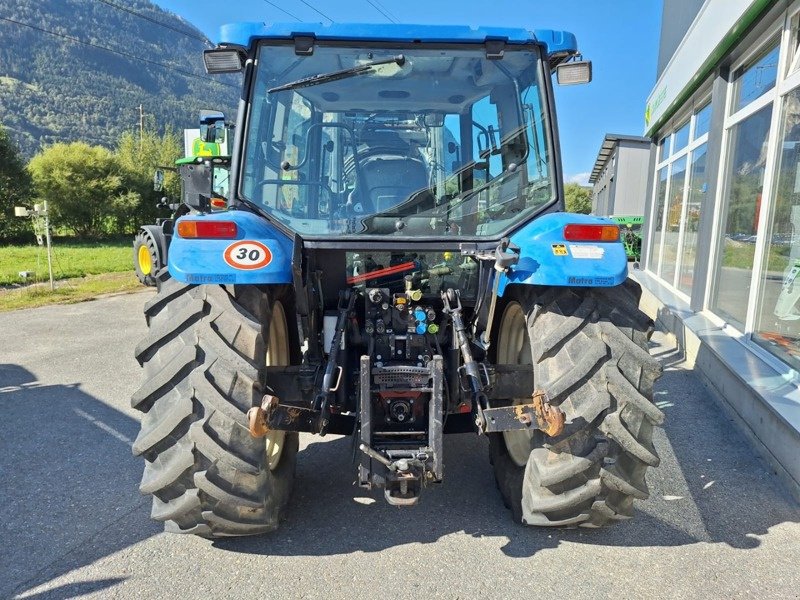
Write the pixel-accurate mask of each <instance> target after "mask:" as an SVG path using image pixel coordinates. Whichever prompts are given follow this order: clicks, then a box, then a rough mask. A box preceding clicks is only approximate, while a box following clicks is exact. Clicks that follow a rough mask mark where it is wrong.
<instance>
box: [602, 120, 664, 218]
mask: <svg viewBox="0 0 800 600" xmlns="http://www.w3.org/2000/svg"><path fill="white" fill-rule="evenodd" d="M649 159H650V138H646V137H637V136H632V135H619V134H614V133H609V134H606V137H605V139H604V140H603V145H602V146H600V152H598V154H597V160H596V161H595V163H594V168H593V169H592V174H591V175H589V183H591V184H592V186H593V187H592V214H595V215H600V216H603V217H611V216H615V215H619V216H629V215H643V214H644V204H645V197H646V195H647V164H648V161H649Z"/></svg>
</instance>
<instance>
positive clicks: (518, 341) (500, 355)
mask: <svg viewBox="0 0 800 600" xmlns="http://www.w3.org/2000/svg"><path fill="white" fill-rule="evenodd" d="M497 362H498V364H508V365H533V359H532V357H531V345H530V341H529V339H528V327H527V324H526V323H525V313H524V312H523V311H522V307H521V306H520V305H519V303H518V302H512V303H511V304H509V305H508V306H507V307H506V309H505V311H504V312H503V318H502V320H501V321H500V334H499V336H498V340H497ZM531 368H533V367H531ZM528 401H530V398H514V404H524V403H526V402H528ZM532 437H533V432H532V431H530V430H524V429H516V430H513V431H504V432H503V439H504V441H505V443H506V449H507V450H508V455H509V456H510V457H511V460H512V461H514V463H515V464H516V465H517V466H519V467H524V466H525V465H526V464H527V462H528V457H529V456H530V454H531V438H532Z"/></svg>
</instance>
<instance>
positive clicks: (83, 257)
mask: <svg viewBox="0 0 800 600" xmlns="http://www.w3.org/2000/svg"><path fill="white" fill-rule="evenodd" d="M20 271H31V272H33V273H34V276H33V277H32V279H29V280H27V283H30V282H31V280H32V281H33V282H43V281H48V280H49V275H48V271H47V249H46V248H45V247H43V246H37V245H34V244H31V245H20V246H0V285H10V284H20V283H26V280H24V279H22V278H20V276H19V273H20ZM125 271H131V272H132V271H133V246H132V240H131V239H119V240H111V241H102V242H73V241H63V242H62V241H58V240H56V241H55V242H54V243H53V277H54V278H55V279H70V278H75V277H85V276H86V275H99V274H101V273H121V272H125Z"/></svg>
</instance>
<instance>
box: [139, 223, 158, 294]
mask: <svg viewBox="0 0 800 600" xmlns="http://www.w3.org/2000/svg"><path fill="white" fill-rule="evenodd" d="M163 267H164V265H163V264H162V261H161V255H160V252H159V249H158V245H157V244H156V241H155V240H154V239H153V236H151V235H150V234H148V233H147V232H146V231H144V230H142V229H140V230H139V231H138V232H137V233H136V237H135V238H134V239H133V270H134V272H135V273H136V279H138V280H139V282H140V283H142V284H143V285H147V286H151V287H152V286H155V285H156V274H157V273H158V272H159V271H160V270H161V269H162V268H163Z"/></svg>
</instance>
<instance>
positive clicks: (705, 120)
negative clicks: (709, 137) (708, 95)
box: [692, 102, 711, 140]
mask: <svg viewBox="0 0 800 600" xmlns="http://www.w3.org/2000/svg"><path fill="white" fill-rule="evenodd" d="M709 129H711V102H709V103H708V104H706V105H705V106H704V107H703V108H701V109H700V110H698V111H697V116H696V117H695V119H694V135H693V136H692V139H693V140H696V139H698V138H701V137H703V136H704V135H705V134H707V133H708V130H709Z"/></svg>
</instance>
